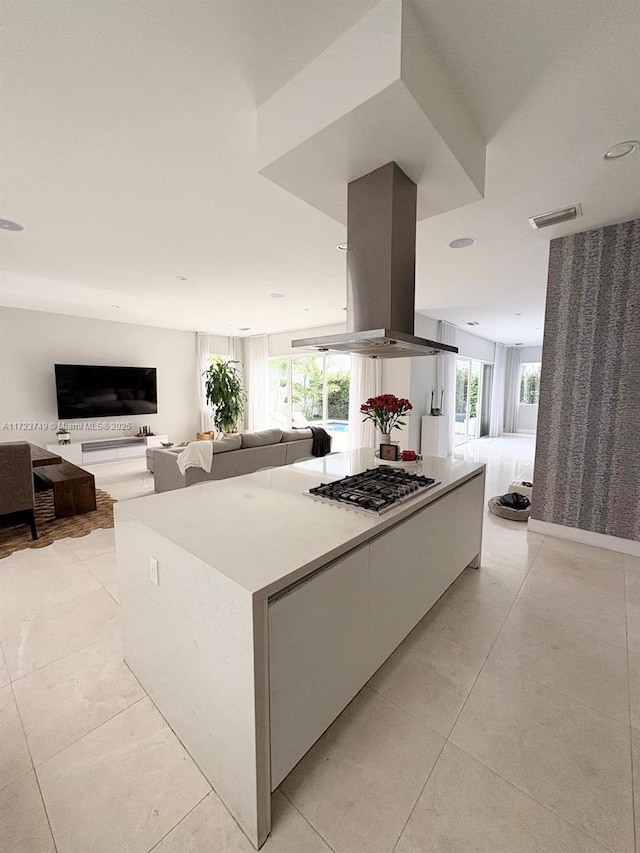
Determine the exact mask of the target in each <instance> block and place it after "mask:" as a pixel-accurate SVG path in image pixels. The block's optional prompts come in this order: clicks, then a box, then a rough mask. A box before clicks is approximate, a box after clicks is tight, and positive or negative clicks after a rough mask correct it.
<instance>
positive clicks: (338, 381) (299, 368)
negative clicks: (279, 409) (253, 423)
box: [269, 356, 350, 422]
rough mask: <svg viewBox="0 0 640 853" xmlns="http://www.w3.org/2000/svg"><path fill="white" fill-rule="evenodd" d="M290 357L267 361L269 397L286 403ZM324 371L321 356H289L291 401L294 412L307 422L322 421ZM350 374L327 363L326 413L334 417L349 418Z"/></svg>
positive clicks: (338, 418)
mask: <svg viewBox="0 0 640 853" xmlns="http://www.w3.org/2000/svg"><path fill="white" fill-rule="evenodd" d="M289 361H290V360H289V359H288V358H272V359H270V360H269V382H270V396H271V397H272V399H274V400H279V401H281V402H282V403H285V404H288V403H289V397H288V390H289ZM324 381H325V372H324V367H323V358H322V357H317V356H299V357H297V358H294V359H291V402H292V403H293V408H294V412H296V411H297V412H300V413H301V414H302V415H303V417H304V418H305V419H306V420H307V421H310V422H311V421H319V420H322V405H323V393H324ZM349 381H350V380H349V373H348V371H345V370H340V369H334V370H332V369H331V367H330V363H329V364H328V365H327V370H326V383H327V416H328V417H329V418H331V419H335V420H348V418H349Z"/></svg>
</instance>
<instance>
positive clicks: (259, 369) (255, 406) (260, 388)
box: [245, 335, 269, 432]
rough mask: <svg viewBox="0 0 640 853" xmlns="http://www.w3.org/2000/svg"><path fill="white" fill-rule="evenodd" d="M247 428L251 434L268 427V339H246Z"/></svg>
mask: <svg viewBox="0 0 640 853" xmlns="http://www.w3.org/2000/svg"><path fill="white" fill-rule="evenodd" d="M246 347H247V363H246V365H245V375H246V377H247V379H246V386H245V387H246V389H247V410H246V423H247V428H248V429H249V430H251V431H252V432H255V431H256V430H260V429H267V428H268V426H269V337H268V335H254V336H253V337H250V338H247V339H246Z"/></svg>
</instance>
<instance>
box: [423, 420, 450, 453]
mask: <svg viewBox="0 0 640 853" xmlns="http://www.w3.org/2000/svg"><path fill="white" fill-rule="evenodd" d="M450 429H451V425H450V421H449V416H448V415H438V416H434V415H423V416H422V432H421V439H420V453H422V455H423V456H443V457H446V456H447V455H448V453H449V445H450V444H451V440H450V439H451V433H450Z"/></svg>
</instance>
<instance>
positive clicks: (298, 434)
mask: <svg viewBox="0 0 640 853" xmlns="http://www.w3.org/2000/svg"><path fill="white" fill-rule="evenodd" d="M303 438H311V430H310V429H283V430H282V439H281V441H302V439H303Z"/></svg>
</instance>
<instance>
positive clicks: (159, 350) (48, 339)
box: [0, 308, 228, 446]
mask: <svg viewBox="0 0 640 853" xmlns="http://www.w3.org/2000/svg"><path fill="white" fill-rule="evenodd" d="M216 344H218V345H220V346H222V347H224V350H223V351H224V352H226V351H227V350H228V342H227V338H224V337H222V338H220V339H219V340H218V341H216ZM56 363H60V364H65V363H66V364H105V365H106V364H112V365H123V366H125V365H132V366H139V367H155V368H157V378H158V414H157V415H144V416H142V415H139V416H132V417H131V418H125V417H120V418H96V419H92V420H95V421H96V422H100V423H102V422H105V421H106V422H108V423H113V424H122V423H126V422H130V423H131V426H132V428H131V429H130V430H124V431H123V430H120V431H116V430H110V431H107V430H103V429H100V430H92V429H82V430H78V431H75V430H73V431H72V440H76V439H82V440H87V439H92V438H112V437H114V436H120V435H126V434H130V433H135V432H137V431H138V428H139V427H140V426H142V425H143V424H146V425H148V426H149V427H150V428H151V430H152V431H153V432H155V433H157V434H162V433H166V434H168V435H169V436H170V438H171V440H172V441H186V440H188V439H192V438H195V433H196V431H197V430H198V429H199V423H200V421H199V407H198V396H197V377H196V335H195V332H183V331H174V330H171V329H159V328H155V327H151V326H135V325H133V324H129V323H113V322H109V321H107V320H92V319H87V318H85V317H71V316H68V315H66V314H49V313H45V312H42V311H25V310H22V309H18V308H0V441H23V440H26V441H31V442H33V443H34V444H39V445H41V446H43V445H45V444H47V443H52V442H55V441H56V436H55V430H56V424H57V422H58V412H57V406H56V387H55V376H54V367H53V366H54V364H56ZM10 422H36V423H39V422H45V423H48V422H52V424H53V428H49V429H48V430H46V429H41V428H39V429H6V428H4V429H3V426H4V425H6V424H8V423H10ZM69 423H73V424H77V423H82V422H80V421H69Z"/></svg>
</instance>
